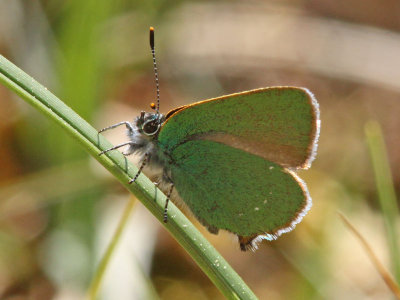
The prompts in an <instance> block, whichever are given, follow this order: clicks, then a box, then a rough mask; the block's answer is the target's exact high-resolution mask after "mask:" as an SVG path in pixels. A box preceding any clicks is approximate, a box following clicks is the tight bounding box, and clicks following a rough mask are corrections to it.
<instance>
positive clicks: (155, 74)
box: [150, 27, 160, 114]
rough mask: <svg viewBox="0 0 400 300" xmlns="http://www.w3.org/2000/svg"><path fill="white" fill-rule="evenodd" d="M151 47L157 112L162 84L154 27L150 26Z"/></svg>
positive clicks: (157, 110)
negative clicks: (160, 82)
mask: <svg viewBox="0 0 400 300" xmlns="http://www.w3.org/2000/svg"><path fill="white" fill-rule="evenodd" d="M150 48H151V55H152V56H153V68H154V77H155V80H156V90H157V106H156V107H155V110H156V112H157V114H159V113H160V111H159V109H160V84H159V82H158V69H157V63H156V52H155V50H154V28H153V27H150Z"/></svg>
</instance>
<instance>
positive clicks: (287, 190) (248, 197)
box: [158, 87, 320, 250]
mask: <svg viewBox="0 0 400 300" xmlns="http://www.w3.org/2000/svg"><path fill="white" fill-rule="evenodd" d="M319 125H320V121H319V109H318V103H317V101H316V100H315V98H314V96H313V95H312V94H311V93H310V92H309V91H308V90H307V89H303V88H296V87H272V88H265V89H258V90H253V91H248V92H243V93H238V94H232V95H228V96H223V97H219V98H214V99H210V100H205V101H201V102H197V103H194V104H191V105H187V106H183V107H179V108H177V109H175V110H173V111H171V112H169V113H168V114H167V120H166V122H165V123H164V124H163V126H162V127H161V130H160V133H159V136H158V146H159V149H160V151H161V152H162V153H164V154H165V157H167V159H166V160H167V162H166V163H167V165H168V167H169V169H170V170H171V175H172V180H173V182H174V185H175V187H176V190H177V192H178V193H179V195H180V197H181V198H182V199H183V201H184V202H185V203H186V204H187V205H188V207H189V208H190V209H191V211H192V212H193V214H194V215H195V216H196V217H197V219H199V220H200V221H201V222H202V223H203V224H204V225H205V226H207V228H208V229H209V230H210V231H211V232H213V233H216V232H218V229H224V230H227V231H230V232H233V233H235V234H237V235H238V237H239V242H240V246H241V249H242V250H246V249H249V248H250V249H251V248H253V247H254V246H255V245H254V243H253V241H258V240H260V239H262V238H265V239H270V240H271V239H276V238H277V237H278V236H280V235H281V234H282V233H285V232H288V231H290V230H292V229H293V228H294V226H295V225H296V224H297V223H299V222H300V221H301V219H302V218H303V216H304V215H305V214H306V213H307V211H308V210H309V209H310V207H311V198H310V196H309V193H308V190H307V187H306V185H305V183H304V182H303V181H302V180H301V179H300V178H299V177H298V176H297V175H296V174H295V173H294V172H293V171H291V170H292V169H299V168H302V169H306V168H308V167H309V166H310V165H311V162H312V160H313V159H314V156H315V153H316V148H317V140H318V135H319Z"/></svg>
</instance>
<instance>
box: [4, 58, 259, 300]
mask: <svg viewBox="0 0 400 300" xmlns="http://www.w3.org/2000/svg"><path fill="white" fill-rule="evenodd" d="M0 82H1V83H3V84H4V85H5V86H6V87H8V88H9V89H11V90H12V91H14V92H15V93H16V94H18V95H19V96H20V97H21V98H22V99H24V100H25V101H26V102H28V103H29V104H31V105H32V106H33V107H35V108H36V109H37V110H39V111H40V112H41V113H43V114H44V115H45V116H46V117H47V118H49V119H50V120H52V121H54V122H55V123H57V124H58V125H60V126H61V127H62V128H63V129H64V130H65V131H66V132H67V133H68V134H70V135H71V136H72V137H73V138H74V139H75V140H76V142H77V143H79V144H81V145H82V146H83V147H84V149H85V150H86V151H87V152H88V153H90V154H91V155H92V156H93V157H94V158H95V159H96V160H97V161H98V162H99V163H100V164H102V165H103V166H104V167H105V168H106V169H107V170H109V171H110V172H111V173H112V174H113V175H114V176H115V177H116V178H117V179H118V180H119V181H120V182H121V184H122V185H124V186H125V187H126V188H127V189H128V190H129V191H130V192H131V193H132V194H134V195H135V196H136V197H137V198H138V199H139V200H140V201H141V202H142V203H143V204H144V205H145V206H146V207H147V208H148V209H149V210H150V212H151V213H152V214H153V215H154V216H155V217H156V218H157V219H158V220H159V221H160V222H161V223H163V222H162V215H163V210H164V204H165V199H166V198H165V196H164V194H162V192H161V191H160V190H158V189H157V187H156V186H155V185H154V184H153V183H152V182H151V181H150V180H149V179H148V178H147V177H146V176H144V175H143V174H142V175H140V176H139V178H138V180H137V184H132V185H130V184H128V181H129V179H130V178H132V177H133V176H134V175H135V173H136V172H137V168H136V167H134V166H133V165H132V164H130V163H129V162H128V161H127V159H126V158H125V157H124V156H123V155H122V154H121V153H120V152H118V151H111V152H110V153H107V155H102V156H99V155H98V154H99V153H100V152H101V151H102V150H105V149H107V148H110V147H111V146H112V145H111V143H110V142H108V141H107V140H106V139H105V138H104V137H103V136H102V135H99V134H98V133H97V131H96V130H95V129H94V128H93V127H92V126H90V125H89V124H88V123H87V122H86V121H85V120H83V119H82V118H80V117H79V116H78V115H77V114H76V113H75V112H74V111H73V110H72V109H71V108H69V107H68V106H66V105H65V104H64V103H63V102H62V101H61V100H60V99H58V98H57V97H56V96H54V95H53V94H52V93H51V92H49V91H48V90H47V89H46V88H45V87H44V86H42V85H41V84H39V83H38V82H36V81H35V80H34V79H33V78H32V77H30V76H29V75H27V74H26V73H25V72H23V71H22V70H21V69H19V68H18V67H16V66H15V65H13V64H12V63H11V62H9V61H8V60H7V59H5V58H4V57H3V56H0ZM169 216H170V218H169V222H168V223H167V224H164V226H165V228H166V229H167V230H168V231H169V232H170V233H171V234H172V236H173V237H174V238H175V239H176V240H177V241H178V242H179V243H180V244H181V245H182V247H183V248H184V249H185V250H186V251H187V252H188V253H189V254H190V255H191V256H192V258H193V259H194V260H195V261H196V263H197V264H198V265H199V266H200V268H201V269H202V270H203V271H204V272H205V273H206V274H207V276H208V277H209V278H210V279H211V280H212V281H213V283H214V284H215V285H216V286H217V287H218V288H219V290H220V291H221V292H222V293H223V294H224V295H225V296H226V297H227V298H228V299H257V298H256V296H255V295H254V294H253V292H252V291H251V290H250V289H249V288H248V286H247V285H246V284H245V283H244V282H243V280H242V279H241V278H240V277H239V275H238V274H237V273H236V272H235V271H234V270H233V269H232V268H231V267H230V266H229V264H228V263H227V262H226V261H225V260H224V259H223V258H222V256H221V255H220V254H219V253H218V252H217V251H216V250H215V248H214V247H213V246H212V245H211V244H210V243H209V242H208V241H207V240H206V239H205V238H204V237H203V236H202V235H201V234H200V232H199V231H198V230H197V229H196V228H195V226H194V225H193V224H191V222H190V221H189V220H188V219H187V218H186V217H185V215H183V214H182V212H181V211H180V210H179V209H177V208H176V206H175V205H173V204H172V203H171V204H170V206H169Z"/></svg>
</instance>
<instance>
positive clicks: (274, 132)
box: [158, 87, 319, 168]
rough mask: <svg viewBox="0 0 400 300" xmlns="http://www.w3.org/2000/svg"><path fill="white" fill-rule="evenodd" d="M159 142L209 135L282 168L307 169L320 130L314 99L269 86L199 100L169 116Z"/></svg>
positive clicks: (169, 146)
mask: <svg viewBox="0 0 400 300" xmlns="http://www.w3.org/2000/svg"><path fill="white" fill-rule="evenodd" d="M167 117H168V118H167V121H166V122H165V124H164V125H163V127H162V128H161V131H160V134H159V138H158V139H159V143H160V146H161V147H162V148H163V150H165V151H166V152H172V151H173V150H174V149H175V148H176V147H177V146H179V145H181V144H183V143H185V142H187V141H190V140H211V141H215V142H219V143H223V144H226V145H229V146H231V147H234V148H238V149H242V150H244V151H246V152H250V153H253V154H255V155H258V156H261V157H263V158H265V159H267V160H270V161H272V162H275V163H278V164H280V165H282V166H285V167H292V168H307V167H308V166H309V165H310V163H311V161H312V158H313V154H314V152H315V148H316V142H317V138H318V131H319V111H318V104H317V102H316V100H315V99H314V97H313V96H312V94H311V93H310V92H309V91H308V90H307V89H303V88H295V87H273V88H264V89H258V90H253V91H248V92H243V93H237V94H232V95H228V96H223V97H219V98H214V99H210V100H205V101H201V102H197V103H194V104H191V105H187V106H184V107H182V108H179V109H176V110H174V111H173V112H171V113H168V115H167Z"/></svg>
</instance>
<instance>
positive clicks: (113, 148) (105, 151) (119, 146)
mask: <svg viewBox="0 0 400 300" xmlns="http://www.w3.org/2000/svg"><path fill="white" fill-rule="evenodd" d="M127 145H130V146H132V145H134V143H132V142H126V143H122V144H119V145H116V146H114V147H111V148H110V149H107V150H103V151H101V152H100V153H99V155H103V154H104V153H107V152H108V151H111V150H115V149H118V148H121V147H124V146H127Z"/></svg>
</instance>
